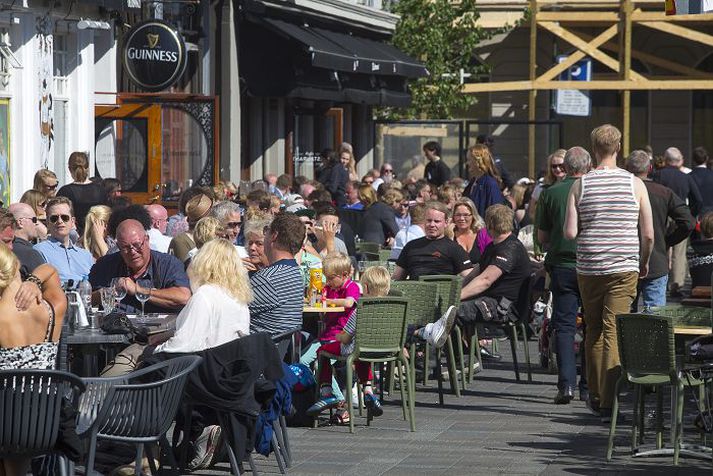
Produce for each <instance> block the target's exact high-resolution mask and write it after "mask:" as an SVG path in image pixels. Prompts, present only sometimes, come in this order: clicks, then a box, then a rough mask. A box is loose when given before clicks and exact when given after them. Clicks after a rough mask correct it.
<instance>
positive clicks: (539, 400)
mask: <svg viewBox="0 0 713 476" xmlns="http://www.w3.org/2000/svg"><path fill="white" fill-rule="evenodd" d="M505 344H506V343H505ZM508 347H509V346H508V345H501V347H500V351H501V353H502V354H503V356H504V359H503V360H504V361H503V362H500V363H497V364H491V365H489V364H488V363H487V362H486V368H485V369H484V370H483V371H482V372H481V373H479V374H477V375H476V377H475V380H474V382H473V383H471V385H470V386H469V388H468V390H466V391H465V392H463V396H462V397H461V398H460V399H459V398H455V397H454V396H453V395H450V394H447V395H446V397H445V405H444V406H443V407H441V406H439V405H438V394H437V392H436V389H435V382H431V386H430V388H424V387H422V386H421V385H417V398H416V400H417V403H416V430H417V431H416V432H415V433H411V432H410V431H409V425H408V423H407V422H405V421H404V420H403V417H402V413H401V407H400V402H399V400H398V395H399V393H398V391H397V392H396V394H395V396H394V398H389V397H388V396H387V397H386V399H385V400H386V401H385V404H384V410H385V411H384V415H383V416H382V417H380V418H377V419H375V420H374V421H373V422H372V424H371V426H369V427H367V426H366V424H365V423H366V419H365V418H360V417H358V416H357V417H356V419H355V424H356V432H355V434H353V435H352V434H349V428H348V427H340V426H320V427H319V428H317V429H312V428H291V429H290V430H289V434H290V439H291V440H290V441H291V444H292V452H293V459H294V461H293V466H292V468H290V469H289V470H288V472H289V474H293V475H310V476H314V475H372V474H373V475H377V474H378V475H389V476H391V475H394V476H396V475H420V474H428V475H438V474H448V475H471V474H488V475H490V474H507V475H520V474H522V475H548V476H549V475H564V474H569V475H572V474H574V475H623V474H634V473H643V472H646V473H651V474H667V475H678V474H680V475H687V476H688V475H698V474H707V475H709V474H711V468H712V464H711V462H710V461H704V460H699V459H694V458H690V457H683V456H682V457H681V462H680V465H679V466H678V467H675V466H673V459H672V457H659V458H648V459H644V458H633V457H631V456H630V455H629V453H628V446H627V445H628V443H629V431H630V426H629V425H623V426H622V427H620V428H619V430H618V432H617V437H616V443H617V447H618V448H617V452H616V453H615V454H614V458H613V460H612V462H610V463H607V462H606V459H605V452H606V443H607V437H608V426H606V425H603V424H602V423H601V422H600V421H599V420H598V419H597V418H595V417H594V416H592V415H591V414H590V413H589V412H588V411H587V409H586V407H585V405H584V402H580V401H576V400H575V401H573V402H572V403H571V404H570V405H562V406H555V405H554V404H553V403H552V399H553V398H554V396H555V394H556V392H557V389H556V381H557V378H556V376H555V375H549V374H547V373H546V372H545V371H543V370H542V369H540V368H539V367H537V364H534V365H533V383H516V382H515V377H514V373H513V371H512V364H511V363H510V362H509V361H507V360H509V357H510V356H509V348H508ZM521 347H522V346H520V349H521ZM530 350H531V352H532V356H531V359H532V362H535V363H536V362H538V359H537V356H536V350H537V345H536V343H535V342H534V341H533V342H531V343H530ZM523 357H524V356H523V355H519V356H518V358H519V360H520V362H523V361H524V358H523ZM521 369H522V370H523V372H522V373H521V376H522V377H523V378H524V379H526V378H527V375H526V374H525V373H524V365H523V364H521ZM445 388H446V389H448V384H447V382H446V384H445ZM666 395H668V393H667V394H666ZM665 400H668V398H665ZM649 402H650V404H651V405H653V404H654V399H653V398H651V399H650V401H649ZM666 405H668V403H667V404H666ZM687 405H688V406H687V408H686V411H687V413H689V414H692V412H693V408H694V407H693V405H692V404H691V402H688V403H687ZM651 408H652V407H651ZM623 412H624V414H625V415H630V414H631V405H630V404H629V403H628V400H627V398H626V397H625V398H624V402H623ZM666 418H668V414H667V415H666ZM629 421H630V420H629ZM666 421H667V420H666ZM649 434H650V438H649V440H648V441H649V442H651V441H653V436H654V435H653V433H649ZM667 436H668V435H667ZM684 440H685V441H689V442H696V441H697V432H696V431H695V430H694V429H693V428H691V427H690V425H689V426H687V427H686V429H685V431H684ZM255 461H256V465H257V468H258V472H260V473H261V474H279V471H278V467H277V463H276V461H275V458H274V456H271V457H270V458H264V457H262V456H256V457H255ZM198 474H215V475H225V474H229V469H228V467H227V465H226V464H221V465H218V466H217V467H216V468H212V469H210V470H206V471H201V472H199V473H198Z"/></svg>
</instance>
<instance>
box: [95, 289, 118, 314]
mask: <svg viewBox="0 0 713 476" xmlns="http://www.w3.org/2000/svg"><path fill="white" fill-rule="evenodd" d="M99 295H100V296H101V300H102V308H104V316H108V315H109V314H110V313H111V312H112V311H113V310H114V307H115V306H116V296H115V294H114V288H113V287H112V286H109V287H107V288H101V289H100V290H99Z"/></svg>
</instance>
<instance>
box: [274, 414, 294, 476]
mask: <svg viewBox="0 0 713 476" xmlns="http://www.w3.org/2000/svg"><path fill="white" fill-rule="evenodd" d="M272 433H273V435H274V436H275V437H276V438H277V444H278V446H279V451H280V455H281V456H282V460H283V461H284V462H285V467H286V468H289V467H290V466H291V465H290V462H289V460H288V457H287V450H286V449H285V440H284V439H283V438H282V428H280V423H279V422H278V420H275V421H273V422H272ZM273 446H274V444H273ZM276 451H277V450H276Z"/></svg>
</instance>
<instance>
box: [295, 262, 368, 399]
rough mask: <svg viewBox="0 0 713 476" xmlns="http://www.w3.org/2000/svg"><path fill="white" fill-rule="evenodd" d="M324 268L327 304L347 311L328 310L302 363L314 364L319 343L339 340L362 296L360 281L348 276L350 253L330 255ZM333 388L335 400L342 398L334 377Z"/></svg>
mask: <svg viewBox="0 0 713 476" xmlns="http://www.w3.org/2000/svg"><path fill="white" fill-rule="evenodd" d="M322 272H323V274H324V277H325V280H326V290H325V295H326V298H327V304H332V305H334V306H336V307H343V308H344V312H338V313H331V312H330V313H326V314H325V316H324V319H323V329H322V331H321V333H320V335H319V336H317V341H316V342H313V343H312V344H310V346H309V347H308V348H307V349H306V350H305V351H304V352H303V354H302V356H301V357H300V363H301V364H303V365H306V366H310V365H312V362H314V361H315V359H316V358H317V350H318V349H319V348H320V346H322V345H324V344H327V343H330V342H331V343H335V342H336V336H337V334H339V333H340V332H341V331H342V329H344V326H345V325H346V323H347V321H348V320H349V317H350V316H351V315H352V314H354V313H355V312H356V303H357V301H358V300H359V297H360V296H361V290H360V289H359V285H358V284H357V283H355V282H354V281H352V280H351V279H350V278H349V277H350V276H351V272H352V263H351V260H350V259H349V257H348V256H346V255H343V254H341V253H333V254H331V255H329V256H327V257H326V258H325V259H324V262H323V263H322ZM332 388H333V391H334V392H333V393H334V395H335V396H336V401H337V402H341V401H343V400H344V396H343V395H342V393H341V390H340V389H339V386H338V385H337V382H336V380H334V381H333V384H332Z"/></svg>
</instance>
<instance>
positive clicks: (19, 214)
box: [8, 203, 45, 273]
mask: <svg viewBox="0 0 713 476" xmlns="http://www.w3.org/2000/svg"><path fill="white" fill-rule="evenodd" d="M8 211H9V212H10V213H11V214H12V215H13V216H14V217H15V230H14V231H15V239H13V240H12V252H13V253H15V256H17V259H19V260H20V267H21V268H22V270H23V271H24V272H26V273H31V272H32V270H34V269H35V268H37V267H38V266H40V265H42V264H44V263H45V260H44V258H42V255H41V254H40V253H38V252H37V251H36V250H35V249H33V248H32V242H34V241H35V240H36V239H37V236H38V234H39V231H38V225H39V222H38V220H37V215H35V211H34V210H33V209H32V207H31V206H29V205H27V204H26V203H13V204H12V205H10V207H9V208H8Z"/></svg>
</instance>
